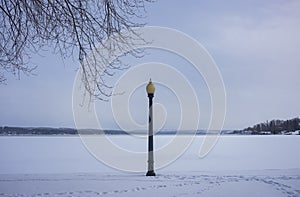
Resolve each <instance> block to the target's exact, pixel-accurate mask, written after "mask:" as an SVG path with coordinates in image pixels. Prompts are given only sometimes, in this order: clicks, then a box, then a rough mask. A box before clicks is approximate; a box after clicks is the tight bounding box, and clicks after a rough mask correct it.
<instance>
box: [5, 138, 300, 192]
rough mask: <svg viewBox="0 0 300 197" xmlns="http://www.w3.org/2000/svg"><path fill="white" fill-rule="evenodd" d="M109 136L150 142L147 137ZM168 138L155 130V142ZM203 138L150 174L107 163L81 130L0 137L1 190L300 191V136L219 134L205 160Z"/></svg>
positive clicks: (126, 144) (130, 145) (128, 145)
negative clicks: (72, 133) (69, 133)
mask: <svg viewBox="0 0 300 197" xmlns="http://www.w3.org/2000/svg"><path fill="white" fill-rule="evenodd" d="M111 138H112V140H113V141H114V142H116V143H117V144H119V145H120V146H123V147H126V148H132V149H142V151H144V150H145V149H146V145H145V144H144V142H145V141H143V140H142V141H139V142H138V143H132V142H133V141H131V137H130V136H112V137H111ZM170 138H171V136H155V145H156V147H162V146H163V145H164V144H165V143H166V142H168V141H169V140H170ZM203 138H204V136H197V137H196V139H195V141H194V142H193V144H192V145H191V147H190V148H189V149H188V151H187V152H186V153H185V154H184V155H183V156H182V157H180V158H179V159H178V160H176V161H175V162H174V163H172V164H171V165H169V166H167V167H165V168H163V169H158V170H156V173H157V176H156V177H145V173H128V172H121V171H118V170H115V169H111V168H110V167H107V166H105V165H104V164H102V163H101V162H99V161H98V160H96V159H95V158H94V157H93V156H92V155H91V154H90V153H89V152H88V151H87V150H86V149H85V147H84V146H83V144H82V143H81V140H80V138H79V137H70V136H69V137H50V136H45V137H0V196H246V197H247V196H273V197H277V196H278V197H280V196H289V197H297V196H300V158H299V156H298V155H299V154H298V150H299V148H300V136H222V137H221V138H220V139H219V141H218V143H217V145H216V146H215V147H214V149H213V150H212V151H211V152H210V153H209V154H208V155H207V156H206V157H205V158H202V159H200V158H198V157H197V153H198V151H199V148H200V145H201V142H202V141H203ZM145 162H146V158H145ZM145 172H146V169H145Z"/></svg>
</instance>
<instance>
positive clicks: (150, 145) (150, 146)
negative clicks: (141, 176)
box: [146, 93, 155, 176]
mask: <svg viewBox="0 0 300 197" xmlns="http://www.w3.org/2000/svg"><path fill="white" fill-rule="evenodd" d="M153 97H154V94H152V93H148V98H149V125H148V172H147V174H146V176H155V172H154V154H153V108H152V100H153Z"/></svg>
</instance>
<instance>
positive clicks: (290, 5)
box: [0, 0, 300, 129]
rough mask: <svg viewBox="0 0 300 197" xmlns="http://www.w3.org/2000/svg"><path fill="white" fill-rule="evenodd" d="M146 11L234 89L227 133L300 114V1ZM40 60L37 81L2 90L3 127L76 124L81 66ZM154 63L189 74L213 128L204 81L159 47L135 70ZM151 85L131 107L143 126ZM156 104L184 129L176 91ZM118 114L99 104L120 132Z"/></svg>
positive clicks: (103, 117)
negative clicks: (193, 43)
mask: <svg viewBox="0 0 300 197" xmlns="http://www.w3.org/2000/svg"><path fill="white" fill-rule="evenodd" d="M146 10H147V14H146V15H147V17H146V18H145V21H146V22H147V24H148V25H155V26H164V27H170V28H174V29H177V30H179V31H182V32H184V33H186V34H188V35H190V36H191V37H193V38H194V39H196V40H197V41H198V42H199V43H201V44H202V45H203V46H204V47H205V48H206V49H207V50H208V52H209V53H210V54H211V56H212V57H213V59H214V60H215V62H216V64H217V65H218V67H219V69H220V72H221V74H222V77H223V80H224V85H225V88H226V95H227V114H226V119H225V124H224V128H225V129H242V128H245V127H247V126H251V125H253V124H256V123H259V122H261V121H266V120H271V119H275V118H278V119H288V118H292V117H296V116H299V112H300V104H299V98H300V91H299V85H300V77H299V73H300V72H299V71H300V55H299V51H300V37H299V35H300V12H299V10H300V1H298V0H294V1H293V0H273V1H269V0H264V1H262V0H254V1H198V0H194V1H173V0H161V1H159V0H158V1H157V2H154V3H150V4H149V3H148V4H147V6H146ZM32 61H33V62H35V63H37V64H38V65H39V67H38V68H37V69H36V71H35V72H34V73H35V74H36V75H35V76H26V75H21V80H18V79H16V77H13V76H7V77H8V81H7V85H1V86H0V89H1V94H0V109H1V113H0V125H2V126H6V125H7V126H51V127H74V120H73V114H72V88H73V81H74V78H75V75H76V70H77V68H78V62H76V60H75V61H74V60H72V59H67V60H65V61H64V62H63V61H62V59H61V58H60V57H59V56H57V55H54V54H51V53H50V52H47V51H44V52H42V53H41V55H35V56H33V59H32ZM149 61H156V62H162V63H165V64H169V65H170V66H173V67H174V68H176V69H177V70H179V71H180V72H181V73H182V74H183V75H185V77H186V78H187V79H188V80H189V82H190V83H191V84H192V86H193V87H194V88H195V91H196V92H197V96H198V97H199V105H200V109H201V120H200V125H199V128H206V127H207V125H208V123H209V117H210V113H211V111H210V99H209V93H208V90H207V87H206V86H205V82H204V81H203V79H201V77H200V78H198V77H197V76H195V75H194V74H193V72H192V70H191V69H190V68H189V65H188V63H187V62H185V61H184V60H182V59H181V58H180V57H177V56H175V55H174V54H169V53H167V52H165V53H161V51H157V50H149V56H147V57H144V58H142V59H140V60H132V67H133V68H134V66H135V65H137V64H139V63H143V62H149ZM125 72H126V71H124V72H123V73H119V74H118V75H116V76H115V78H114V79H113V80H112V81H117V80H118V79H119V77H120V76H121V75H122V74H124V73H125ZM166 77H172V76H166ZM147 80H148V79H145V81H147ZM153 81H155V79H153ZM174 83H176V82H174ZM144 88H145V87H138V88H137V89H136V91H135V93H134V94H133V95H132V101H131V102H130V103H129V107H130V111H131V113H132V118H133V119H134V120H135V121H136V122H138V123H140V124H144V123H146V122H147V115H144V114H145V113H146V112H147V108H143V107H141V106H146V105H147V98H146V94H145V90H144ZM163 91H164V92H163ZM155 99H156V100H155V102H157V103H160V104H161V106H164V107H159V106H158V112H159V113H160V114H163V115H168V116H167V117H166V122H165V125H163V129H173V128H177V125H178V113H180V109H179V108H178V101H176V98H175V94H173V93H172V92H171V91H170V90H168V89H167V88H164V87H163V86H161V87H160V85H158V90H157V92H156V97H155ZM137 106H138V107H137ZM110 109H111V104H110V102H106V103H103V102H97V112H98V113H99V116H98V117H99V119H100V122H101V123H102V126H103V127H104V128H114V129H115V128H118V126H117V124H116V123H115V120H114V118H113V116H112V114H111V112H110ZM162 119H164V118H163V117H162Z"/></svg>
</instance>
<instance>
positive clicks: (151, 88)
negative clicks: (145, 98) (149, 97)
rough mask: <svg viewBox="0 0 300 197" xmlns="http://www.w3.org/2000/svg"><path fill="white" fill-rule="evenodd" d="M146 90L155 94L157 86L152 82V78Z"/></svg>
mask: <svg viewBox="0 0 300 197" xmlns="http://www.w3.org/2000/svg"><path fill="white" fill-rule="evenodd" d="M146 91H147V93H148V94H154V92H155V86H154V84H153V83H152V81H151V79H150V81H149V83H148V85H147V86H146Z"/></svg>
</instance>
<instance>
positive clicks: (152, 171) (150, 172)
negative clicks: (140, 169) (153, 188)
mask: <svg viewBox="0 0 300 197" xmlns="http://www.w3.org/2000/svg"><path fill="white" fill-rule="evenodd" d="M146 176H155V172H154V170H150V171H148V172H147V174H146Z"/></svg>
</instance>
